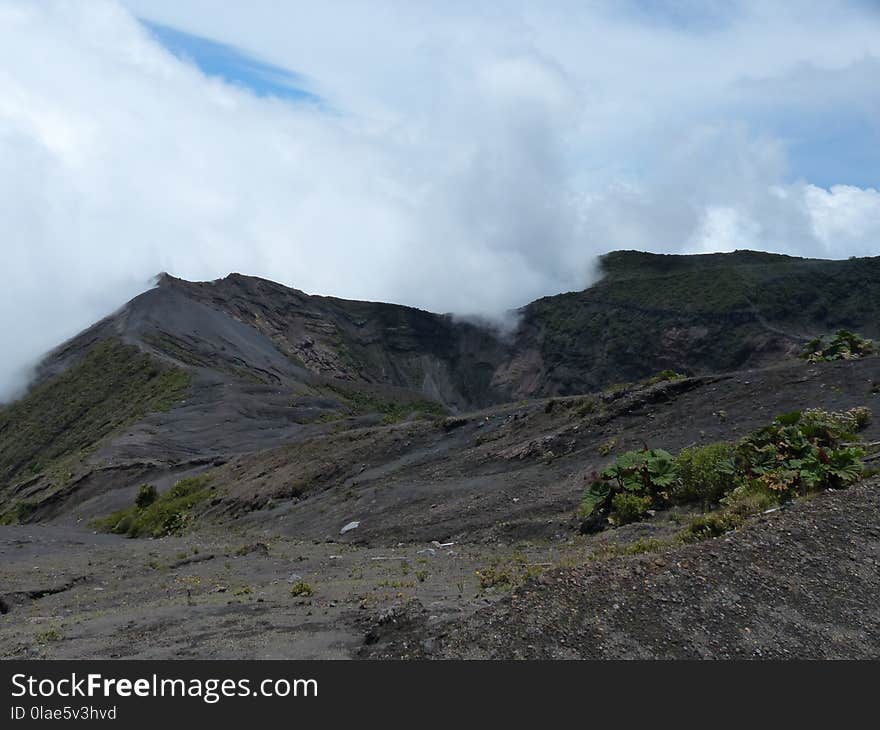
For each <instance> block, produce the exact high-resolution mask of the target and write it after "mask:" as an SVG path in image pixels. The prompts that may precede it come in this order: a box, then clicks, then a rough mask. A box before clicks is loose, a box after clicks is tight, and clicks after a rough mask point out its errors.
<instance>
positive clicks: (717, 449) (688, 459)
mask: <svg viewBox="0 0 880 730" xmlns="http://www.w3.org/2000/svg"><path fill="white" fill-rule="evenodd" d="M735 451H736V450H735V447H734V445H733V444H731V443H727V442H723V441H722V442H719V443H715V444H709V445H708V446H692V447H690V448H687V449H682V450H681V451H680V452H679V453H678V456H676V457H675V472H676V477H677V480H676V483H675V486H674V487H673V489H672V501H674V502H676V503H678V504H695V503H699V504H701V505H702V506H703V509H706V508H708V507H709V506H710V505H713V504H717V503H718V502H719V501H720V500H721V498H722V497H723V496H724V495H725V494H727V493H728V492H731V491H733V490H734V489H735V488H736V487H738V486H739V485H740V484H741V483H742V481H743V480H742V475H741V474H738V473H737V471H736V465H735V463H734V455H735Z"/></svg>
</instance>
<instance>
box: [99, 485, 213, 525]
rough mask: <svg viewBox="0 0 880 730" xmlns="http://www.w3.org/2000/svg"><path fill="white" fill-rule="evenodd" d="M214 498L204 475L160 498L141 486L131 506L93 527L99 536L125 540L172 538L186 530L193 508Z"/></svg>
mask: <svg viewBox="0 0 880 730" xmlns="http://www.w3.org/2000/svg"><path fill="white" fill-rule="evenodd" d="M215 495H216V491H215V489H214V487H213V486H212V485H211V477H210V476H209V475H207V474H203V475H201V476H197V477H189V478H188V479H181V480H180V481H179V482H177V484H175V485H174V486H173V487H172V488H171V489H169V490H168V491H167V492H165V493H164V494H161V495H156V491H155V489H153V488H152V487H151V486H149V485H144V486H143V487H141V489H140V491H139V492H138V496H137V498H136V499H135V504H134V505H133V506H131V507H128V508H126V509H122V510H119V511H118V512H114V513H113V514H112V515H109V516H107V517H104V518H103V519H99V520H95V521H94V522H93V523H92V526H93V527H94V528H95V529H96V530H100V531H101V532H112V533H115V534H117V535H127V536H128V537H164V536H165V535H174V534H177V533H180V532H182V531H183V529H184V528H185V527H186V526H187V524H188V523H189V521H190V520H191V518H192V510H193V508H194V507H196V505H198V504H200V503H201V502H204V501H205V500H207V499H209V498H210V497H213V496H215Z"/></svg>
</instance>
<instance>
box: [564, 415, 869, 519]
mask: <svg viewBox="0 0 880 730" xmlns="http://www.w3.org/2000/svg"><path fill="white" fill-rule="evenodd" d="M870 419H871V412H870V411H869V410H868V409H867V408H853V409H850V410H849V411H846V412H844V413H836V412H829V411H823V410H819V409H812V410H807V411H804V412H800V411H797V412H794V413H789V414H785V415H782V416H779V417H777V418H776V419H775V420H774V421H773V422H772V423H771V424H769V425H767V426H765V427H763V428H761V429H758V430H757V431H755V432H753V433H751V434H749V435H748V436H746V437H745V438H744V439H742V440H741V441H739V442H738V443H736V444H728V443H719V444H710V445H708V446H700V447H693V448H689V449H683V450H682V451H681V452H680V453H679V454H678V456H677V457H673V456H672V455H671V454H670V453H669V452H667V451H664V450H663V449H650V450H648V449H644V450H642V451H628V452H626V453H625V454H621V455H620V456H619V457H617V459H616V460H615V462H614V464H612V465H611V466H610V467H609V468H607V469H605V470H604V471H603V472H602V473H601V474H596V475H595V476H594V478H593V481H592V483H591V484H590V486H589V487H588V488H587V490H586V492H585V493H584V497H583V501H582V503H581V506H580V510H579V515H580V518H581V520H582V527H581V529H582V531H584V532H593V531H596V530H600V529H602V528H603V527H604V526H605V525H607V524H609V523H610V524H611V525H622V524H626V523H629V522H637V521H639V520H642V519H644V517H645V516H646V515H648V514H649V512H650V511H651V510H657V509H663V508H666V507H668V506H670V505H672V504H692V503H700V504H701V505H702V506H703V507H704V508H706V507H707V506H709V505H715V504H719V503H720V504H722V505H724V506H725V507H726V508H727V509H726V510H725V512H724V513H723V514H721V515H716V516H714V517H707V518H705V520H704V522H700V523H699V524H696V525H694V526H693V532H694V534H695V535H702V534H705V533H706V532H712V531H713V530H722V531H724V530H725V525H728V526H729V525H733V526H735V525H736V524H737V523H738V521H741V519H742V518H743V517H744V516H745V515H746V514H748V513H750V512H754V511H757V510H759V509H765V508H767V507H768V506H770V505H778V504H781V503H783V502H785V501H788V500H790V499H793V498H795V497H803V496H806V495H808V494H812V493H815V492H821V491H824V490H826V489H843V488H845V487H848V486H850V485H851V484H854V483H855V482H857V481H859V480H860V479H861V478H862V477H863V476H864V473H865V466H864V464H863V463H862V461H861V459H862V457H863V456H864V455H865V451H864V449H862V448H861V447H860V446H857V445H856V446H854V445H852V442H853V441H854V440H856V439H857V438H858V436H857V432H858V431H860V430H862V429H864V428H865V426H867V425H868V422H869V421H870Z"/></svg>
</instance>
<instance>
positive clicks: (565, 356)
mask: <svg viewBox="0 0 880 730" xmlns="http://www.w3.org/2000/svg"><path fill="white" fill-rule="evenodd" d="M602 270H603V274H604V276H603V278H602V279H601V280H599V281H598V282H596V283H595V284H594V285H593V286H591V287H590V288H589V289H587V290H585V291H583V292H572V293H569V294H561V295H558V296H553V297H546V298H544V299H539V300H537V301H536V302H533V303H532V304H530V305H529V306H528V307H526V308H525V310H524V319H523V322H524V325H525V326H526V329H527V330H528V331H532V332H534V331H535V330H537V331H538V332H540V349H541V355H542V358H543V360H544V363H545V366H546V367H547V370H548V372H549V375H550V379H551V381H553V382H555V383H558V384H559V385H560V386H561V390H560V391H559V392H560V393H561V394H574V393H577V392H586V391H590V390H595V389H598V388H601V387H603V386H605V385H607V384H608V383H610V382H613V381H615V380H621V379H623V380H632V381H635V380H639V379H641V378H644V377H646V376H648V375H649V374H650V372H651V371H652V370H656V369H658V368H672V369H686V370H688V371H692V372H720V371H724V370H731V369H736V368H738V367H741V366H743V365H744V364H745V363H746V362H747V361H748V360H749V358H750V357H753V356H754V355H755V353H756V352H764V351H766V349H767V347H768V345H770V344H772V343H773V341H776V346H777V347H778V348H783V349H784V348H786V347H788V346H790V345H791V344H793V343H798V342H801V341H802V338H803V339H805V335H808V334H811V333H815V332H828V331H833V330H835V329H838V328H848V329H858V330H864V329H866V328H867V329H871V330H872V331H871V333H870V334H873V330H876V329H877V323H878V322H880V258H868V259H854V260H848V261H821V260H812V259H798V258H792V257H789V256H779V255H776V254H765V253H758V252H751V251H739V252H736V253H732V254H712V255H704V256H672V255H658V254H647V253H639V252H635V251H617V252H614V253H610V254H608V255H606V256H604V257H603V258H602ZM781 353H782V350H780V352H779V353H778V355H781ZM585 363H589V368H588V369H587V370H585V368H584V364H585Z"/></svg>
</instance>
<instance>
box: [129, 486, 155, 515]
mask: <svg viewBox="0 0 880 730" xmlns="http://www.w3.org/2000/svg"><path fill="white" fill-rule="evenodd" d="M158 496H159V493H158V492H157V491H156V487H154V486H153V485H152V484H144V485H143V486H142V487H141V488H140V489H139V490H138V493H137V497H135V499H134V504H135V507H140V508H141V509H143V508H144V507H149V506H150V505H151V504H153V502H155V501H156V498H157V497H158Z"/></svg>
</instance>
